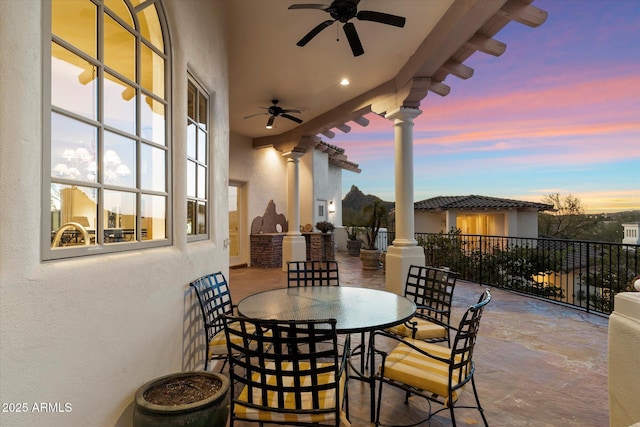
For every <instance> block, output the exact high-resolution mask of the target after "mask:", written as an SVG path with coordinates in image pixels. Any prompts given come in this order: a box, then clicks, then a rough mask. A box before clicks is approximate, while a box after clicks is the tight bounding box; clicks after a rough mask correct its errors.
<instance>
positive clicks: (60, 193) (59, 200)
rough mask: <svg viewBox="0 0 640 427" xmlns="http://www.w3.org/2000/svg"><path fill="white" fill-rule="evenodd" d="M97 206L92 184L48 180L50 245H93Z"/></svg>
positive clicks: (57, 246)
mask: <svg viewBox="0 0 640 427" xmlns="http://www.w3.org/2000/svg"><path fill="white" fill-rule="evenodd" d="M97 206H98V198H97V192H96V189H95V188H91V187H78V186H75V185H61V184H51V246H52V247H54V248H60V247H69V246H89V245H95V244H96V234H95V232H96V222H97V220H98V219H97V218H98V212H97Z"/></svg>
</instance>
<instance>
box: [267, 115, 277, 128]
mask: <svg viewBox="0 0 640 427" xmlns="http://www.w3.org/2000/svg"><path fill="white" fill-rule="evenodd" d="M275 119H276V116H269V120H267V127H268V128H271V126H273V122H274V120H275Z"/></svg>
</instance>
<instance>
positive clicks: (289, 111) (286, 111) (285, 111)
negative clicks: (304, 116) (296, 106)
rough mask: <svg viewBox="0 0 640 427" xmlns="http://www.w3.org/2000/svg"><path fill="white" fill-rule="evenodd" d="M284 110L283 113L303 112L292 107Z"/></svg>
mask: <svg viewBox="0 0 640 427" xmlns="http://www.w3.org/2000/svg"><path fill="white" fill-rule="evenodd" d="M282 112H283V113H298V114H300V113H302V111H300V110H292V109H289V110H282Z"/></svg>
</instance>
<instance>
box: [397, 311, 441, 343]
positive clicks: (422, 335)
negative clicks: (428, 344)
mask: <svg viewBox="0 0 640 427" xmlns="http://www.w3.org/2000/svg"><path fill="white" fill-rule="evenodd" d="M410 321H411V322H418V323H417V325H416V328H417V331H416V336H415V339H417V340H428V339H433V338H446V337H447V330H446V328H445V327H444V326H442V325H438V324H437V323H433V322H429V321H428V320H425V319H422V318H420V317H414V318H413V319H411V320H410ZM387 330H388V331H389V332H391V333H392V334H395V335H400V336H402V337H409V338H411V334H412V333H413V330H412V329H411V328H410V327H408V326H407V325H405V324H404V323H403V324H401V325H398V326H393V327H391V328H389V329H387Z"/></svg>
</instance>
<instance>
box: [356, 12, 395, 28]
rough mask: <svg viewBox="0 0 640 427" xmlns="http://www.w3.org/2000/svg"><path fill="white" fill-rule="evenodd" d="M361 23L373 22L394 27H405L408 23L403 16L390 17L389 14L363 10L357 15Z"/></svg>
mask: <svg viewBox="0 0 640 427" xmlns="http://www.w3.org/2000/svg"><path fill="white" fill-rule="evenodd" d="M356 18H358V19H359V20H361V21H373V22H379V23H381V24H387V25H393V26H394V27H401V28H402V27H404V24H405V22H406V21H407V20H406V19H405V18H403V17H402V16H397V15H390V14H388V13H382V12H374V11H371V10H361V11H360V12H358V14H357V15H356Z"/></svg>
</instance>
